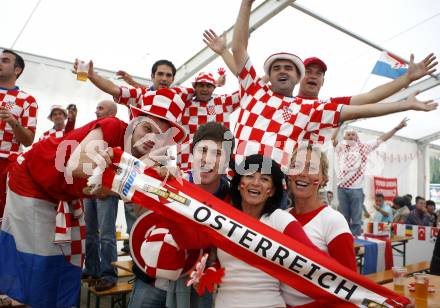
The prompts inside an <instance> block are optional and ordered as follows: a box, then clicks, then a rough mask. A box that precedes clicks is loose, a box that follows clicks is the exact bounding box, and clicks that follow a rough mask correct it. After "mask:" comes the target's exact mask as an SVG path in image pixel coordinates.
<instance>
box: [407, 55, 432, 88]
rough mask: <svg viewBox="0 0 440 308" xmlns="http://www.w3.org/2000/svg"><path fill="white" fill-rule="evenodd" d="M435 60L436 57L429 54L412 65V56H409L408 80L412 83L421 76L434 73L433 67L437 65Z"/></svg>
mask: <svg viewBox="0 0 440 308" xmlns="http://www.w3.org/2000/svg"><path fill="white" fill-rule="evenodd" d="M435 59H436V57H435V56H434V54H433V53H431V54H429V55H428V56H427V57H426V58H425V59H423V60H422V61H421V62H419V63H414V55H413V54H411V56H410V60H409V65H408V72H407V75H408V78H409V80H410V81H411V82H412V81H415V80H417V79H420V78H422V77H423V76H426V75H429V74H432V73H434V72H435V71H436V69H435V68H434V67H435V66H436V65H437V64H438V62H437V61H435Z"/></svg>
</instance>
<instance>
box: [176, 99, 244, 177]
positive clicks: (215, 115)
mask: <svg viewBox="0 0 440 308" xmlns="http://www.w3.org/2000/svg"><path fill="white" fill-rule="evenodd" d="M239 105H240V93H239V92H238V91H237V92H234V93H233V94H230V95H219V96H216V97H213V98H211V99H210V100H209V101H208V102H201V101H198V100H196V99H193V100H191V101H189V102H187V104H186V106H185V109H184V111H183V115H182V126H183V127H184V128H185V130H186V132H187V133H188V135H187V136H186V138H185V140H184V141H183V143H182V144H179V145H177V165H178V166H179V168H180V169H181V170H183V171H188V170H190V169H191V163H192V151H191V146H192V140H193V138H194V134H195V132H196V131H197V130H198V129H199V127H200V126H201V125H203V124H206V123H208V122H217V123H221V124H223V125H224V126H226V127H227V128H230V127H229V126H230V115H231V113H232V112H233V111H234V110H235V109H237V107H238V106H239Z"/></svg>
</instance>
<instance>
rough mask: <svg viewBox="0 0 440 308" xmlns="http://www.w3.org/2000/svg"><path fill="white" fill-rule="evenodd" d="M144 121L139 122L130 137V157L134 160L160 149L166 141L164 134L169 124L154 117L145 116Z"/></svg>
mask: <svg viewBox="0 0 440 308" xmlns="http://www.w3.org/2000/svg"><path fill="white" fill-rule="evenodd" d="M145 118H146V120H145V121H142V122H140V123H139V124H138V125H137V126H136V128H135V129H134V131H133V135H132V146H131V151H132V155H133V156H134V157H136V158H141V157H142V156H144V155H146V154H149V153H150V152H151V151H152V150H153V149H158V148H161V147H162V146H163V145H164V143H165V142H166V141H167V140H164V138H165V132H166V131H167V130H168V129H169V128H170V124H169V123H168V122H166V121H163V120H160V119H158V118H156V117H152V116H146V117H145Z"/></svg>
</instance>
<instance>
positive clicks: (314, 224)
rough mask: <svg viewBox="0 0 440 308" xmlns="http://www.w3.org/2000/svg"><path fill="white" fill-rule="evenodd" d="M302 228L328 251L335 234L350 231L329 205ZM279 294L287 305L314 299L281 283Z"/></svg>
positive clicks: (319, 245)
mask: <svg viewBox="0 0 440 308" xmlns="http://www.w3.org/2000/svg"><path fill="white" fill-rule="evenodd" d="M303 230H304V232H305V233H306V234H307V236H308V237H309V239H310V240H311V241H312V243H313V244H315V245H316V246H317V247H318V248H319V249H320V250H322V251H325V252H328V244H329V243H330V242H331V241H333V240H334V239H335V238H336V237H337V236H339V235H341V234H344V233H349V234H351V233H350V228H349V226H348V224H347V221H346V220H345V218H344V216H343V215H342V214H341V213H339V212H338V211H336V210H334V209H332V208H331V207H329V206H326V207H324V208H323V209H322V210H321V211H319V212H318V213H317V214H316V216H315V217H313V218H312V219H311V220H310V221H309V222H308V223H307V224H305V225H303ZM281 294H282V296H283V298H284V301H285V302H286V304H288V305H289V306H300V305H305V304H308V303H311V302H313V301H314V299H312V298H310V297H308V296H306V295H304V294H302V293H301V292H299V291H297V290H295V289H292V288H291V287H290V286H288V285H286V284H284V283H281Z"/></svg>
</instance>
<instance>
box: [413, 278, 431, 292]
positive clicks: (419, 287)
mask: <svg viewBox="0 0 440 308" xmlns="http://www.w3.org/2000/svg"><path fill="white" fill-rule="evenodd" d="M414 277H415V279H416V283H415V287H416V292H415V297H416V298H427V297H428V285H429V278H428V276H426V275H423V274H415V275H414Z"/></svg>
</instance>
